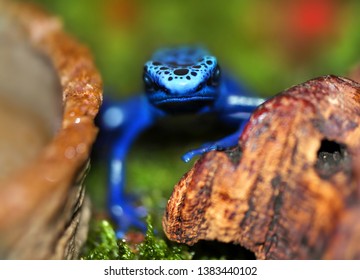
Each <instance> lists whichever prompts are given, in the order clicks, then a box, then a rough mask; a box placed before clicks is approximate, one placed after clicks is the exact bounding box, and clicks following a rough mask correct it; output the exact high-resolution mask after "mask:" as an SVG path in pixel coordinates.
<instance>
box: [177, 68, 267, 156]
mask: <svg viewBox="0 0 360 280" xmlns="http://www.w3.org/2000/svg"><path fill="white" fill-rule="evenodd" d="M225 75H226V74H225ZM265 101H266V99H264V98H259V97H256V96H255V95H252V94H251V92H250V91H249V90H248V89H246V88H244V86H242V85H241V84H239V83H238V82H236V81H235V80H234V79H233V78H231V77H230V76H228V75H226V76H225V77H224V80H223V85H222V87H221V88H220V93H219V97H218V100H217V101H216V103H215V105H214V107H213V108H212V110H211V111H210V112H212V113H215V114H217V115H218V117H219V119H220V120H221V121H223V122H224V123H226V124H228V125H232V126H235V127H238V129H237V130H236V131H235V132H234V133H232V134H231V135H228V136H226V137H224V138H222V139H220V140H218V141H214V142H210V143H206V144H204V145H202V146H201V147H199V148H197V149H193V150H190V151H188V152H187V153H185V154H184V155H183V156H182V160H183V161H185V162H189V161H190V160H191V159H192V158H193V157H194V156H200V155H202V154H204V153H207V152H210V151H213V150H224V149H227V148H230V147H233V146H236V145H237V143H238V141H239V137H240V135H241V134H242V132H243V130H244V128H245V125H246V123H247V122H248V120H249V118H250V116H251V113H252V112H253V111H254V110H255V109H256V108H257V107H258V106H259V105H260V104H262V103H263V102H265Z"/></svg>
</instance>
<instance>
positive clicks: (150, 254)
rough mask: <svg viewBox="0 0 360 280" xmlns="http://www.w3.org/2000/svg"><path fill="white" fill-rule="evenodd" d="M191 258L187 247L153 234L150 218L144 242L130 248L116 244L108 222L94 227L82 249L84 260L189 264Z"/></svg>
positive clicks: (117, 241)
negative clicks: (169, 261) (182, 262)
mask: <svg viewBox="0 0 360 280" xmlns="http://www.w3.org/2000/svg"><path fill="white" fill-rule="evenodd" d="M192 256H193V253H192V252H189V250H188V247H187V246H183V245H177V244H173V243H170V244H168V243H167V241H165V240H164V239H162V238H160V237H158V236H156V235H155V234H154V228H153V225H152V222H151V218H150V216H148V218H147V232H146V235H145V238H144V241H143V242H141V243H138V244H131V243H129V242H127V241H125V240H117V239H116V235H115V231H114V229H113V228H112V226H111V225H110V223H109V222H107V221H105V220H102V221H97V222H95V223H94V225H93V226H92V228H91V230H90V235H89V238H88V242H87V244H86V246H85V249H84V252H83V256H82V257H81V259H83V260H189V259H191V258H192Z"/></svg>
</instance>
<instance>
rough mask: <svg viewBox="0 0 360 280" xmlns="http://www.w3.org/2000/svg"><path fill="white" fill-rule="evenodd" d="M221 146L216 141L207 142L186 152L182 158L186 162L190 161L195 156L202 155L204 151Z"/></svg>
mask: <svg viewBox="0 0 360 280" xmlns="http://www.w3.org/2000/svg"><path fill="white" fill-rule="evenodd" d="M218 148H219V147H218V146H217V145H216V144H214V143H207V144H204V145H202V146H201V147H199V148H197V149H193V150H190V151H188V152H187V153H185V154H184V155H183V156H182V157H181V159H182V160H183V161H185V162H189V161H190V160H191V159H192V158H193V157H195V156H201V155H202V154H204V153H207V152H210V151H213V150H217V149H218Z"/></svg>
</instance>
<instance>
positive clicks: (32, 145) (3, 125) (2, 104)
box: [0, 97, 51, 179]
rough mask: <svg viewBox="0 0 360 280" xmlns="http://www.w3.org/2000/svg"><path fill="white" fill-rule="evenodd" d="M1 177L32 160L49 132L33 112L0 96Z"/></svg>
mask: <svg viewBox="0 0 360 280" xmlns="http://www.w3.org/2000/svg"><path fill="white" fill-rule="evenodd" d="M0 130H1V137H0V167H1V168H0V179H3V178H5V177H6V176H8V175H10V174H11V173H12V172H16V170H18V169H19V168H21V167H23V166H24V165H25V164H26V163H28V162H30V161H31V160H33V159H34V158H35V157H36V155H37V154H38V153H39V152H40V150H41V149H42V148H43V147H44V146H45V145H46V143H48V141H50V137H51V134H50V131H48V129H47V125H46V124H45V122H44V121H43V120H42V119H41V118H40V117H39V116H37V115H36V114H35V113H33V112H30V111H29V110H27V109H26V108H23V107H21V106H18V105H16V104H13V103H12V102H10V101H8V100H7V99H6V98H4V97H0Z"/></svg>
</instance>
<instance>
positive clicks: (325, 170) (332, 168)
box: [315, 139, 351, 178]
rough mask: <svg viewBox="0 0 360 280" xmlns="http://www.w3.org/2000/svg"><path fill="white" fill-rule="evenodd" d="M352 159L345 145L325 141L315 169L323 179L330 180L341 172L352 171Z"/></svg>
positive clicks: (318, 153)
mask: <svg viewBox="0 0 360 280" xmlns="http://www.w3.org/2000/svg"><path fill="white" fill-rule="evenodd" d="M350 162H351V159H350V155H349V153H348V151H347V148H346V146H345V145H344V144H339V143H337V142H335V141H330V140H327V139H324V140H322V141H321V146H320V149H319V150H318V152H317V161H316V164H315V168H316V171H317V173H318V174H319V176H320V177H322V178H329V177H331V176H333V175H334V174H335V173H337V172H340V171H345V172H348V171H350V170H351V164H350Z"/></svg>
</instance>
